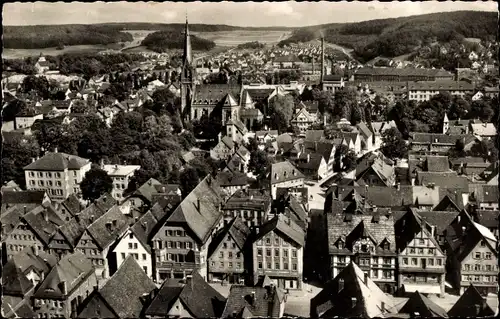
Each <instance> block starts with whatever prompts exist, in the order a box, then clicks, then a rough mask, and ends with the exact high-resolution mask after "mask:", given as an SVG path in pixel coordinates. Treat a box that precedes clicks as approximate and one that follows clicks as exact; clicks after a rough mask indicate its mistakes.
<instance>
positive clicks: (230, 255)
mask: <svg viewBox="0 0 500 319" xmlns="http://www.w3.org/2000/svg"><path fill="white" fill-rule="evenodd" d="M228 254H229V256H228V257H229V258H230V259H231V258H233V252H232V251H230V252H229V253H228Z"/></svg>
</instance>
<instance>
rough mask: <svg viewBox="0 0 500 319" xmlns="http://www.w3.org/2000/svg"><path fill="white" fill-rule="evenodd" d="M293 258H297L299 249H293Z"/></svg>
mask: <svg viewBox="0 0 500 319" xmlns="http://www.w3.org/2000/svg"><path fill="white" fill-rule="evenodd" d="M292 258H297V249H295V248H294V249H292Z"/></svg>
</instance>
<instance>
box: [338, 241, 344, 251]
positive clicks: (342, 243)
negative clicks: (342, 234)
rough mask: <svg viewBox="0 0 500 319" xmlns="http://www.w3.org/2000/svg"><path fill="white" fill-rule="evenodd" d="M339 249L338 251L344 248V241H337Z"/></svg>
mask: <svg viewBox="0 0 500 319" xmlns="http://www.w3.org/2000/svg"><path fill="white" fill-rule="evenodd" d="M337 248H338V249H343V248H344V242H343V241H342V239H339V240H338V241H337Z"/></svg>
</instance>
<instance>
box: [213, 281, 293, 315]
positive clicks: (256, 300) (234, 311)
mask: <svg viewBox="0 0 500 319" xmlns="http://www.w3.org/2000/svg"><path fill="white" fill-rule="evenodd" d="M278 290H279V289H278V288H276V287H274V286H272V285H266V286H265V287H259V286H257V287H246V286H240V285H233V286H231V290H230V291H229V297H228V299H227V303H226V307H225V308H224V312H223V313H222V316H221V318H258V317H261V318H281V317H282V316H283V314H284V308H285V298H284V296H283V295H282V294H280V293H279V291H278Z"/></svg>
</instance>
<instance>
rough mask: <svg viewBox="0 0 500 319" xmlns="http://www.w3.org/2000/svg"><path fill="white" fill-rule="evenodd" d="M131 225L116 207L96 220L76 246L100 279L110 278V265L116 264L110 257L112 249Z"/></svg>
mask: <svg viewBox="0 0 500 319" xmlns="http://www.w3.org/2000/svg"><path fill="white" fill-rule="evenodd" d="M129 223H130V220H129V218H128V217H127V216H126V215H125V214H123V211H122V210H121V209H120V207H119V206H117V205H115V206H113V207H112V208H111V209H109V210H108V211H107V212H106V213H105V214H103V215H102V216H100V217H99V218H97V219H95V221H93V222H92V223H91V224H90V225H89V226H88V227H87V229H86V230H85V231H84V232H83V234H82V236H81V237H80V240H79V241H78V243H77V244H76V250H77V251H80V252H82V253H83V254H84V255H85V256H86V257H87V258H88V259H89V260H90V261H91V262H92V264H93V265H94V267H95V271H96V275H97V277H98V278H99V279H106V278H109V275H110V264H112V263H116V261H115V260H114V259H113V258H112V256H110V255H111V254H110V253H111V252H112V248H111V247H112V246H113V245H114V244H115V241H117V240H118V239H119V238H120V237H121V236H122V235H123V234H124V233H125V232H126V230H127V229H128V226H129ZM110 248H111V249H110Z"/></svg>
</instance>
